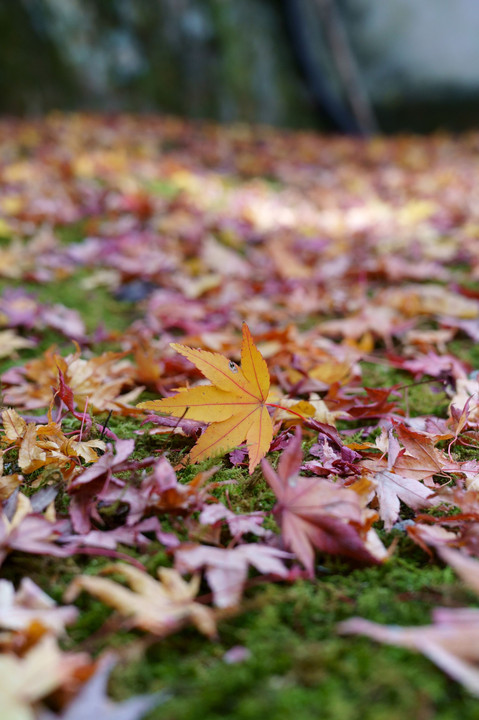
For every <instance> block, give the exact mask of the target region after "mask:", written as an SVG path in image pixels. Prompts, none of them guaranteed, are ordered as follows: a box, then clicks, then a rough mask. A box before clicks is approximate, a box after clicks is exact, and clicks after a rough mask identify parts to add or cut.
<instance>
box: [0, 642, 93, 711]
mask: <svg viewBox="0 0 479 720" xmlns="http://www.w3.org/2000/svg"><path fill="white" fill-rule="evenodd" d="M88 665H89V660H88V657H87V656H86V655H85V654H83V653H75V654H73V653H63V652H61V650H60V649H59V648H58V645H57V642H56V640H55V638H54V637H53V636H52V635H44V636H43V637H42V638H41V639H40V641H39V642H37V643H36V644H35V645H34V646H33V648H32V649H31V650H29V651H28V652H27V653H26V654H25V655H24V656H23V657H18V656H17V655H15V654H14V653H10V652H9V653H2V654H1V655H0V696H1V698H2V717H3V718H5V719H7V718H8V719H9V720H34V719H35V717H36V713H35V712H34V708H33V705H34V703H36V702H37V701H38V700H40V699H41V698H44V697H46V696H47V695H50V694H51V693H52V692H53V691H54V690H57V689H58V688H60V687H62V686H65V685H68V684H72V683H73V684H75V683H76V678H75V674H76V673H78V672H79V671H82V670H83V669H85V668H86V667H88Z"/></svg>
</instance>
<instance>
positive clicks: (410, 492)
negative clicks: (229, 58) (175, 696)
mask: <svg viewBox="0 0 479 720" xmlns="http://www.w3.org/2000/svg"><path fill="white" fill-rule="evenodd" d="M52 136H55V137H58V138H59V141H58V142H57V143H52V142H51V137H52ZM478 152H479V143H478V140H477V136H476V135H475V134H474V133H471V134H469V135H467V136H463V137H460V138H455V139H453V138H450V137H448V136H447V135H438V136H432V137H430V138H420V139H419V138H413V137H403V138H391V139H383V138H376V139H373V140H371V141H370V142H360V141H357V140H354V139H345V138H343V139H335V138H325V137H322V136H319V135H314V134H312V133H297V134H294V133H284V132H279V131H272V130H270V129H268V128H258V129H248V128H244V129H242V130H240V129H238V128H236V129H235V128H213V127H212V126H209V125H207V124H205V125H204V126H202V127H201V126H199V125H198V126H194V125H192V124H189V123H187V122H186V121H181V120H176V119H172V118H161V117H153V116H151V117H144V118H135V117H133V116H118V117H117V118H116V119H114V120H113V119H110V120H107V119H106V118H101V117H94V116H86V115H85V116H82V115H79V116H75V117H67V116H62V115H52V116H50V117H48V118H45V119H43V120H38V121H33V120H32V121H30V120H24V121H20V120H18V119H17V120H14V119H12V120H2V121H1V123H0V157H1V158H2V162H1V164H0V177H1V181H2V188H3V194H2V198H1V200H0V230H1V234H2V245H1V248H0V341H1V343H0V344H1V348H0V360H1V362H2V368H3V372H2V376H1V382H2V403H3V410H2V427H3V430H2V432H1V436H0V452H1V463H2V465H1V467H2V475H1V477H0V502H1V513H0V531H1V532H0V559H1V561H2V572H3V570H5V571H6V572H7V573H8V572H10V571H14V575H15V577H16V578H17V580H18V582H19V585H18V589H17V590H16V589H15V586H14V585H12V584H11V583H9V581H8V580H7V579H2V580H0V583H2V585H1V587H0V622H1V624H2V633H1V636H0V637H1V653H0V662H1V663H2V664H3V666H4V671H3V673H2V676H3V677H4V683H6V685H5V687H6V692H7V691H8V693H7V694H8V703H9V705H8V712H10V714H11V717H12V718H17V717H18V718H30V717H31V718H35V717H39V718H41V717H64V718H69V717H72V718H73V717H77V716H79V714H81V713H84V714H85V713H87V712H88V713H91V712H94V708H97V707H102V703H103V704H105V707H106V708H108V713H109V716H111V717H112V718H114V717H132V718H136V717H141V715H142V714H144V713H145V712H147V709H148V708H150V707H153V703H154V702H155V701H156V700H155V697H156V696H154V695H152V696H151V697H150V698H148V697H146V698H143V697H139V698H137V699H136V701H134V700H131V701H129V702H131V704H130V705H127V704H125V703H123V704H119V705H116V706H114V705H112V704H111V703H110V701H109V700H108V699H107V698H106V696H105V683H106V677H107V674H108V672H109V670H110V667H111V662H110V661H109V660H105V659H103V660H102V659H100V660H99V664H98V665H95V661H93V660H92V658H91V657H89V656H88V654H86V653H83V654H81V653H80V654H79V653H69V652H67V651H64V650H62V649H61V648H62V643H64V637H65V635H64V632H65V629H64V626H65V625H68V624H69V623H71V622H73V621H74V620H75V618H76V617H77V616H78V611H77V610H75V608H73V606H71V605H69V604H65V603H69V602H72V601H73V600H74V598H76V597H77V596H78V595H79V594H80V593H89V594H91V595H93V596H94V597H96V598H98V599H100V600H101V601H102V602H103V603H105V604H106V605H110V606H112V607H113V608H115V609H116V611H117V612H118V613H119V614H120V616H121V617H122V618H123V620H122V622H123V623H124V627H128V628H130V629H131V628H139V629H140V630H142V631H143V632H144V633H147V634H148V633H149V634H151V635H152V636H153V637H155V638H156V641H158V642H163V638H165V637H166V636H168V635H171V634H172V633H175V632H181V630H182V628H183V627H184V626H185V625H187V624H190V623H191V624H193V625H194V626H196V628H197V629H198V630H199V631H200V633H203V634H204V635H205V636H206V637H207V638H210V639H211V640H212V642H218V637H221V627H222V621H223V620H224V618H226V617H231V615H233V614H238V613H241V612H246V609H247V605H248V602H249V598H251V597H252V596H253V594H254V593H253V587H254V586H255V585H256V584H259V583H261V584H262V585H263V587H264V586H266V585H267V584H268V583H272V582H275V583H284V584H286V586H287V587H289V586H291V585H292V586H294V584H295V583H296V582H297V581H300V580H301V581H303V582H304V581H305V580H306V581H308V582H318V579H319V578H320V577H321V572H322V568H324V563H325V562H329V559H330V558H332V557H339V558H341V562H342V563H345V567H348V568H349V569H350V571H351V570H352V569H353V568H363V567H368V566H371V567H374V566H378V567H383V566H384V567H387V564H388V563H390V562H392V559H393V558H394V557H396V556H397V555H398V554H400V553H401V551H402V547H403V544H404V542H407V543H409V545H408V546H407V547H408V548H409V551H411V548H413V549H414V543H415V544H416V546H417V547H418V552H421V553H424V556H425V558H427V556H428V555H427V554H429V556H430V557H431V561H430V562H436V559H438V560H439V562H441V563H445V564H447V565H450V566H451V567H452V568H453V569H454V570H455V571H456V572H457V573H458V574H459V576H460V577H461V578H463V580H464V581H465V582H466V583H468V584H469V585H470V586H471V587H472V589H473V590H474V591H475V592H477V587H478V583H477V577H476V576H477V568H476V565H477V560H475V559H474V558H475V557H477V556H479V531H478V528H479V497H478V494H477V493H478V489H477V488H478V487H479V462H478V460H479V458H478V448H479V444H478V441H479V384H478V378H477V370H478V367H477V362H478V361H479V357H478V355H477V353H475V351H474V342H475V341H476V340H477V337H479V329H478V328H479V290H478V289H477V282H478V281H479V259H478V258H479V252H478V250H479V247H478V243H479V239H478V238H479V232H478V228H479V213H478V210H477V208H478V207H479V197H477V195H478V187H479V186H478V183H477V154H478ZM165 187H168V188H169V190H168V192H166V191H165V190H164V188H165ZM68 231H71V236H72V239H71V240H70V242H65V241H64V238H65V237H66V235H67V234H68ZM74 288H80V294H78V291H77V290H76V291H74ZM72 291H73V295H71V298H73V299H72V300H71V301H70V304H69V303H68V297H69V293H70V292H72ZM75 293H76V294H75ZM79 298H80V300H79ZM106 302H108V308H115V312H116V313H118V315H119V316H120V315H121V317H122V323H123V325H122V327H123V330H122V331H119V330H118V329H117V328H118V323H117V322H116V319H115V318H112V317H111V316H110V313H109V311H106V307H107V306H106V305H105V310H104V309H103V303H106ZM97 318H98V322H97V325H96V326H95V323H94V322H93V321H92V319H95V321H96V319H97ZM87 328H88V329H87ZM460 348H463V349H464V348H465V349H466V351H467V352H466V353H464V351H461V353H458V349H460ZM366 363H367V364H368V366H369V367H370V368H371V367H372V368H377V369H378V371H380V370H381V371H384V373H383V377H388V378H391V379H390V381H388V383H389V384H385V383H383V382H379V383H377V384H376V385H375V386H370V385H369V384H368V383H366V382H364V380H363V377H364V374H365V367H366ZM422 383H423V384H425V385H427V387H428V388H429V389H430V392H431V394H432V396H433V397H434V395H436V396H437V397H438V407H439V408H440V407H442V409H440V410H439V411H438V413H437V414H435V413H434V412H432V413H431V412H429V413H428V412H426V411H424V409H422V408H421V406H420V404H419V406H416V407H415V408H414V409H413V411H411V407H410V405H409V395H408V389H409V388H410V389H411V391H412V389H414V388H418V387H420V386H421V384H422ZM441 403H442V405H441ZM109 425H110V426H109ZM212 461H214V462H215V463H216V465H215V466H212ZM248 475H249V476H250V477H249V479H248ZM251 487H255V488H261V490H260V492H261V497H262V498H265V499H263V500H261V504H260V503H259V501H258V504H255V502H256V500H255V498H256V495H255V494H254V493H253V494H252V493H251ZM258 497H259V495H258ZM244 502H246V503H247V504H246V506H245V505H242V503H244ZM245 507H246V510H245ZM398 537H400V538H401V541H398ZM158 552H160V554H161V557H162V560H161V564H160V565H159V567H157V568H156V570H157V576H156V577H157V578H158V579H155V577H153V575H152V573H151V571H150V570H149V569H147V567H146V566H147V565H148V560H149V557H150V555H149V553H151V554H154V553H158ZM30 555H44V556H47V557H50V558H51V562H52V563H53V564H55V563H56V562H57V563H60V562H61V561H63V562H65V561H67V560H70V559H75V558H76V559H77V558H79V557H81V556H83V557H85V556H86V557H93V558H94V559H96V560H98V559H99V558H100V557H101V556H106V557H107V558H113V559H116V560H121V563H116V564H114V565H110V566H104V565H102V566H100V568H101V567H102V568H103V569H99V567H98V566H95V565H92V566H91V568H90V569H88V571H87V572H80V571H78V572H77V574H76V576H75V577H74V578H73V579H72V583H71V586H70V588H69V590H67V592H66V595H65V597H64V600H63V603H64V604H63V605H59V606H57V605H55V603H54V601H53V600H52V599H51V598H49V596H48V594H47V592H48V584H47V585H45V588H42V589H40V588H39V587H38V586H37V585H36V584H35V583H33V580H32V579H31V578H30V577H28V575H22V572H21V570H20V569H18V570H16V568H17V565H18V568H21V567H22V565H21V563H20V564H19V559H21V557H22V556H24V557H25V556H26V557H28V556H30ZM83 566H85V563H83ZM86 566H87V568H88V563H87V565H86ZM148 568H150V566H149V565H148ZM251 568H253V570H252V569H251ZM105 573H114V576H115V578H114V579H109V578H105V577H103V575H104V574H105ZM117 578H118V579H117ZM125 582H127V583H128V584H129V585H130V588H131V589H130V588H128V587H126V586H125ZM208 591H210V592H208ZM83 597H85V596H83ZM80 614H81V613H80ZM475 624H477V619H476V615H475V609H474V608H436V609H435V610H434V611H433V624H432V625H431V626H428V627H425V628H420V627H416V628H414V629H408V628H403V629H392V628H391V627H389V626H382V625H380V624H378V623H372V622H371V621H367V620H365V619H351V620H348V621H346V622H345V623H343V624H342V625H341V626H340V628H339V629H340V630H341V632H351V633H353V632H364V633H365V634H369V635H371V636H372V637H374V638H376V639H378V640H381V641H384V642H388V643H396V644H399V645H404V646H406V647H411V648H414V649H417V650H419V651H421V652H423V653H424V654H425V655H427V656H428V657H429V658H430V659H432V660H433V662H435V663H436V664H437V665H438V666H439V667H440V668H441V669H442V670H444V671H445V672H446V673H448V674H449V675H450V676H451V677H453V678H454V679H455V680H457V681H459V682H460V683H462V684H463V685H464V686H465V687H466V688H467V689H468V691H470V692H472V693H473V694H476V695H477V694H479V680H478V670H477V661H478V658H477V653H474V651H473V649H471V647H472V646H471V642H472V641H471V637H472V635H470V634H469V635H468V630H467V629H466V627H468V628H469V632H470V633H472V634H473V631H475V630H474V628H475ZM66 632H67V633H68V629H67V630H66ZM57 638H58V639H57ZM205 642H206V641H205ZM472 645H473V643H472ZM246 651H247V652H246V654H245V657H250V655H249V654H248V653H249V651H248V650H247V648H246ZM226 655H227V654H225V657H226ZM42 658H43V659H42ZM39 667H43V668H44V672H43V673H42V682H36V684H35V683H33V682H31V683H30V686H29V687H28V684H29V680H28V678H30V677H33V676H34V675H35V673H36V672H37V669H36V668H39ZM59 668H61V672H60V670H59ZM32 674H33V675H32ZM13 678H15V679H13ZM95 678H96V679H95ZM158 702H159V699H158ZM105 712H107V710H105ZM8 717H10V716H8Z"/></svg>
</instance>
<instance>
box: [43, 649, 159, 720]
mask: <svg viewBox="0 0 479 720" xmlns="http://www.w3.org/2000/svg"><path fill="white" fill-rule="evenodd" d="M114 665H115V658H114V657H113V656H111V655H105V656H104V657H103V658H101V660H99V662H98V664H97V667H96V670H95V672H94V673H93V675H91V677H90V678H89V679H88V680H87V681H86V682H85V683H84V685H82V687H81V688H80V691H79V692H78V694H77V695H76V697H75V698H74V699H73V700H72V701H71V702H70V703H69V704H68V707H67V708H66V710H64V711H63V712H62V713H61V715H56V714H53V713H51V712H49V711H44V712H42V713H40V716H39V720H87V718H101V720H140V718H142V717H143V716H144V715H145V713H147V712H148V711H149V710H152V709H153V708H154V707H157V706H158V705H159V704H160V703H161V702H164V701H165V700H166V699H167V696H166V695H165V694H164V693H162V692H157V693H152V694H151V695H136V696H135V697H132V698H129V699H128V700H124V701H123V702H121V703H114V702H113V701H112V700H111V699H110V698H109V697H108V695H107V683H108V676H109V675H110V673H111V671H112V668H113V667H114Z"/></svg>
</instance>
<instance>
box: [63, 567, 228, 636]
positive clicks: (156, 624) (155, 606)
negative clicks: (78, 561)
mask: <svg viewBox="0 0 479 720" xmlns="http://www.w3.org/2000/svg"><path fill="white" fill-rule="evenodd" d="M102 572H103V573H119V574H121V575H123V576H124V577H125V578H126V580H127V581H128V583H129V584H130V586H131V588H132V590H129V589H128V588H126V587H124V585H121V584H120V583H118V582H114V581H113V580H108V579H107V578H103V577H98V576H92V575H80V576H79V577H77V578H75V579H74V580H73V582H72V583H71V585H70V587H69V588H68V590H67V592H66V593H65V598H64V599H65V600H66V602H70V601H72V600H74V599H75V598H76V597H77V595H78V594H79V592H80V591H81V590H86V591H87V592H89V593H90V594H91V595H94V596H95V597H97V598H99V599H100V600H102V601H103V602H105V603H107V605H111V606H112V607H114V608H116V609H117V610H118V611H119V612H120V613H121V614H122V615H124V616H126V617H127V618H128V620H129V623H130V624H131V625H132V626H133V627H139V628H142V629H143V630H148V631H149V632H152V633H154V634H155V635H159V636H160V637H165V636H166V635H169V634H171V633H173V632H176V630H178V629H179V628H180V627H182V626H183V625H185V624H186V623H188V622H192V623H193V624H194V625H195V626H196V627H197V628H198V630H199V631H200V632H202V633H203V634H205V635H207V636H208V637H214V636H215V634H216V625H215V616H214V613H213V611H212V610H211V608H208V607H206V605H201V604H200V603H197V602H195V601H194V598H195V597H196V595H197V593H198V589H199V585H200V580H199V577H198V576H194V577H193V578H192V579H191V580H190V582H186V581H185V580H183V578H182V577H181V575H179V574H178V572H177V571H176V570H172V569H170V568H159V570H158V577H159V580H155V579H154V578H152V577H151V576H150V575H148V573H146V572H143V571H142V570H139V569H138V568H135V567H132V566H131V565H127V564H123V563H118V564H116V565H109V566H108V567H106V568H104V569H103V570H102Z"/></svg>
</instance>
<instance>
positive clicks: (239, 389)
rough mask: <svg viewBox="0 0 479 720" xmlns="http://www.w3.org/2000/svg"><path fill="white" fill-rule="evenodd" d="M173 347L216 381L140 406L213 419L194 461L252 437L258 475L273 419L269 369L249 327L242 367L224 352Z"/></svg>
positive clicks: (250, 444)
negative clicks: (270, 411) (268, 402)
mask: <svg viewBox="0 0 479 720" xmlns="http://www.w3.org/2000/svg"><path fill="white" fill-rule="evenodd" d="M172 347H173V348H174V349H175V350H177V352H179V353H181V354H182V355H184V356H185V357H186V358H188V360H190V361H191V362H192V363H194V365H196V367H197V368H198V369H199V370H201V372H202V373H203V374H204V375H205V377H206V378H208V380H210V381H211V383H212V384H211V385H198V386H197V387H194V388H191V389H190V390H185V391H183V392H179V393H178V394H177V395H174V396H173V397H171V398H164V399H163V400H152V401H147V402H143V403H139V405H137V407H139V408H142V409H144V410H155V411H159V412H165V413H169V414H170V415H175V416H176V417H181V418H182V417H185V418H190V419H193V420H201V421H203V422H208V423H210V425H209V426H208V427H207V428H206V430H205V431H204V433H203V434H202V435H201V437H200V438H199V440H198V441H197V443H196V445H195V446H194V447H193V449H192V450H191V452H190V454H189V458H188V459H189V461H190V462H199V461H201V460H204V459H206V458H209V457H213V456H216V455H221V454H224V453H226V452H228V451H229V450H232V449H233V448H235V447H237V446H238V445H240V444H241V443H242V442H243V440H246V444H247V446H248V453H249V459H250V460H249V471H250V473H252V472H253V470H254V468H255V467H256V465H257V464H258V463H259V462H260V460H261V458H262V457H264V455H265V454H266V452H267V451H268V449H269V446H270V445H271V441H272V439H273V423H272V421H271V418H270V416H269V412H268V407H267V398H268V392H269V386H270V379H269V373H268V367H267V365H266V362H265V361H264V359H263V358H262V356H261V354H260V352H259V351H258V349H257V348H256V346H255V345H254V343H253V338H252V337H251V333H250V331H249V329H248V326H247V325H246V323H244V324H243V342H242V345H241V367H238V366H237V365H235V363H233V362H232V361H229V360H228V358H226V357H224V356H223V355H219V354H218V353H210V352H206V351H204V350H194V349H193V348H189V347H186V346H185V345H177V344H175V343H173V344H172Z"/></svg>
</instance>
